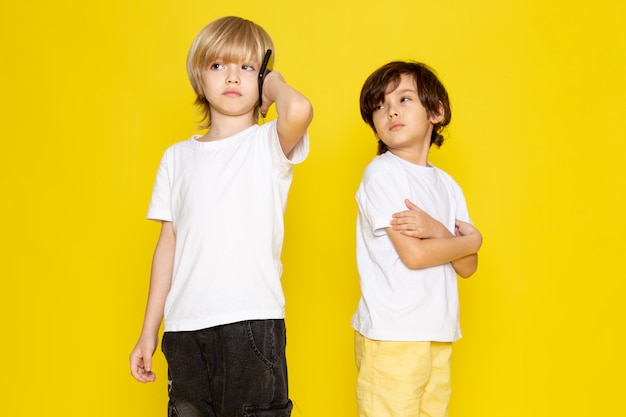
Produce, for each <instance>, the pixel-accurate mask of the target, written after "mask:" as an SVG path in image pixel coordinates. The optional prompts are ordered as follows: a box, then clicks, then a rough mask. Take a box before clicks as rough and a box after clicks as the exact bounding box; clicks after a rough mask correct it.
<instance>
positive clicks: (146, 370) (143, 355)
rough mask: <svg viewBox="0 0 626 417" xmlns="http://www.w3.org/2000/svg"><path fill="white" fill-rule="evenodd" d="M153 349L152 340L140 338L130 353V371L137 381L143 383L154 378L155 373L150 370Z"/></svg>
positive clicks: (153, 343)
mask: <svg viewBox="0 0 626 417" xmlns="http://www.w3.org/2000/svg"><path fill="white" fill-rule="evenodd" d="M155 350H156V343H155V342H154V341H148V340H143V339H142V338H140V339H139V341H138V342H137V345H136V346H135V349H133V351H132V353H131V354H130V373H131V374H132V375H133V377H134V378H135V379H136V380H137V381H139V382H143V383H144V384H145V383H146V382H154V381H155V380H156V374H155V373H154V372H152V355H154V351H155Z"/></svg>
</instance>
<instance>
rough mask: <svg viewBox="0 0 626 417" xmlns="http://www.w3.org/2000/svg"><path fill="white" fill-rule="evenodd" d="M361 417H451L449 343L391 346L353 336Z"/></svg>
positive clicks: (394, 344)
mask: <svg viewBox="0 0 626 417" xmlns="http://www.w3.org/2000/svg"><path fill="white" fill-rule="evenodd" d="M354 351H355V354H356V366H357V369H358V371H359V372H358V379H357V395H356V397H357V405H358V408H359V416H360V417H447V415H448V402H449V400H450V393H451V390H452V388H451V386H450V357H451V355H452V343H449V342H388V341H379V340H371V339H368V338H366V337H364V336H362V335H361V334H360V333H359V332H354Z"/></svg>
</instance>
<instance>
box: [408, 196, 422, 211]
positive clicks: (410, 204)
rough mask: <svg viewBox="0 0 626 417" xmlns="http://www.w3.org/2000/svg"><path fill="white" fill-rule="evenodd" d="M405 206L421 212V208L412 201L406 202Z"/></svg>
mask: <svg viewBox="0 0 626 417" xmlns="http://www.w3.org/2000/svg"><path fill="white" fill-rule="evenodd" d="M404 204H406V206H407V207H408V208H409V209H411V210H421V209H420V208H419V207H417V206H416V205H415V204H413V202H411V200H409V199H408V198H407V199H406V200H404Z"/></svg>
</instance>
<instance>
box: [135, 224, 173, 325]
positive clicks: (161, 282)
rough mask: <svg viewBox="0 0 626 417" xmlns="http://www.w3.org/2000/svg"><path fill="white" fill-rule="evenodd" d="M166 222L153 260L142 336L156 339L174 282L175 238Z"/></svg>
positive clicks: (170, 226)
mask: <svg viewBox="0 0 626 417" xmlns="http://www.w3.org/2000/svg"><path fill="white" fill-rule="evenodd" d="M166 223H167V222H164V223H163V225H162V227H161V235H160V236H159V241H158V243H157V247H156V249H155V251H154V256H153V259H152V270H151V273H150V291H149V294H148V304H147V306H146V313H145V317H144V322H143V328H142V331H141V333H142V336H146V337H156V335H157V334H158V331H159V328H160V326H161V321H162V320H163V312H164V309H165V299H166V298H167V294H168V292H169V290H170V286H171V282H172V270H173V266H174V251H175V237H174V234H173V229H172V225H171V223H169V224H166Z"/></svg>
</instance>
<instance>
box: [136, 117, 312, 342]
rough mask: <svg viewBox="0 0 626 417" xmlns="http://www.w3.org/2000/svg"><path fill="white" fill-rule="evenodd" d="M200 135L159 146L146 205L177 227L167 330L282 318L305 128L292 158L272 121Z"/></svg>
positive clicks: (153, 215) (305, 150) (306, 144)
mask: <svg viewBox="0 0 626 417" xmlns="http://www.w3.org/2000/svg"><path fill="white" fill-rule="evenodd" d="M198 138H199V136H193V137H191V138H190V139H188V140H186V141H184V142H180V143H177V144H174V145H173V146H171V147H170V148H168V149H167V150H166V151H165V154H164V155H163V158H162V160H161V164H160V166H159V169H158V171H157V176H156V181H155V185H154V190H153V192H152V200H151V202H150V206H149V209H148V218H149V219H154V220H165V221H171V222H172V224H173V227H174V230H175V233H176V254H175V258H174V270H173V274H172V285H171V288H170V291H169V293H168V296H167V300H166V303H165V319H164V321H165V325H164V327H165V331H187V330H200V329H204V328H208V327H213V326H217V325H221V324H227V323H234V322H237V321H242V320H252V319H275V318H284V316H285V312H284V305H285V299H284V296H283V291H282V286H281V283H280V277H281V273H282V263H281V260H280V255H281V250H282V244H283V236H284V223H283V215H284V212H285V206H286V202H287V194H288V191H289V187H290V185H291V180H292V178H293V165H294V164H297V163H300V162H302V161H303V160H304V159H305V158H306V156H307V154H308V150H309V139H308V134H305V135H304V137H303V138H302V139H301V140H300V142H298V144H297V145H296V147H295V148H294V150H293V151H292V152H291V154H290V159H288V158H287V157H285V155H284V154H283V152H282V149H281V147H280V142H279V140H278V133H277V131H276V122H275V121H272V122H269V123H266V124H264V125H262V126H257V125H253V126H251V127H249V128H247V129H245V130H243V131H242V132H239V133H238V134H236V135H234V136H231V137H229V138H225V139H222V140H218V141H213V142H199V141H198V140H197V139H198Z"/></svg>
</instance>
